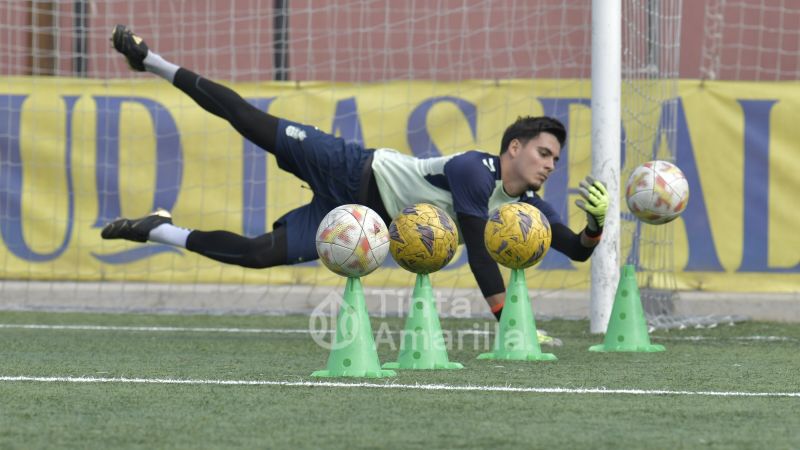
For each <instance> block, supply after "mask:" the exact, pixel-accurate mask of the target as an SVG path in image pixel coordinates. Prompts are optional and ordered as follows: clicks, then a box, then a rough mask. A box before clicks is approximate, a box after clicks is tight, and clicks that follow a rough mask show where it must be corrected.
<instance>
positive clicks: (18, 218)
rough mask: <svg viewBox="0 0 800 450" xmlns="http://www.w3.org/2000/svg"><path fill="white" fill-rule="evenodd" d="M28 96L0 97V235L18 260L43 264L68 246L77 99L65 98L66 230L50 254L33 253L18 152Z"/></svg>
mask: <svg viewBox="0 0 800 450" xmlns="http://www.w3.org/2000/svg"><path fill="white" fill-rule="evenodd" d="M26 98H27V96H24V95H3V96H0V211H2V214H0V233H1V234H2V236H3V240H4V241H5V243H6V246H7V248H8V250H9V251H10V252H11V253H13V254H14V255H15V256H17V257H18V258H21V259H24V260H26V261H31V262H46V261H51V260H53V259H56V258H58V257H59V256H60V255H61V254H62V253H64V251H65V250H66V249H67V246H68V245H69V241H70V238H71V236H72V228H73V226H74V223H75V192H74V189H73V184H72V118H73V111H74V109H75V103H76V102H77V101H78V98H79V97H78V96H73V95H67V96H64V97H63V99H64V103H65V106H66V112H67V114H66V124H65V130H66V131H65V133H66V136H65V139H64V147H65V148H64V171H65V175H66V181H67V185H66V195H67V227H66V230H65V232H64V238H63V239H62V241H61V245H59V246H58V247H57V248H56V249H55V250H53V251H52V252H50V253H38V252H35V251H33V250H32V249H31V248H30V247H28V244H27V243H26V242H25V237H24V235H23V232H22V185H23V184H22V154H21V150H20V139H21V136H20V115H21V112H22V104H23V103H24V102H25V99H26Z"/></svg>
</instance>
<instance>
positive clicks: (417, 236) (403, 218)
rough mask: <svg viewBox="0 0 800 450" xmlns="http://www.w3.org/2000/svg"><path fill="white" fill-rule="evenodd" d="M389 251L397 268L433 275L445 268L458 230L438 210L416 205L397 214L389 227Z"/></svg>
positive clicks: (454, 247) (423, 204)
mask: <svg viewBox="0 0 800 450" xmlns="http://www.w3.org/2000/svg"><path fill="white" fill-rule="evenodd" d="M389 236H390V241H389V251H390V252H391V254H392V257H393V258H394V260H395V261H397V264H399V265H400V267H402V268H404V269H406V270H408V271H411V272H414V273H423V274H424V273H433V272H436V271H437V270H439V269H441V268H442V267H444V266H446V265H447V263H449V262H450V260H452V259H453V255H455V253H456V249H457V248H458V229H457V228H456V224H455V222H454V221H453V219H452V218H451V217H450V216H449V215H448V214H447V213H446V212H445V211H444V210H443V209H441V208H439V207H436V206H434V205H431V204H428V203H418V204H416V205H413V206H409V207H407V208H404V209H403V210H402V211H400V214H398V215H397V217H395V218H394V220H393V221H392V223H391V224H389Z"/></svg>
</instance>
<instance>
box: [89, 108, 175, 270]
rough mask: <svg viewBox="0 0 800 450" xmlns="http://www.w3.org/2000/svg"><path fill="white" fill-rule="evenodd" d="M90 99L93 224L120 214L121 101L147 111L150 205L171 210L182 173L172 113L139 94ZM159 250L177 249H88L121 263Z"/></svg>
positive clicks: (98, 224) (105, 260)
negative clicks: (152, 147)
mask: <svg viewBox="0 0 800 450" xmlns="http://www.w3.org/2000/svg"><path fill="white" fill-rule="evenodd" d="M94 100H95V103H96V105H97V128H96V130H97V131H96V140H97V141H96V142H97V163H96V164H97V166H96V168H95V173H96V177H97V180H96V183H97V196H98V198H97V205H98V215H97V220H96V221H95V223H94V227H102V226H104V225H105V224H107V223H108V222H110V221H112V220H114V219H116V218H117V217H121V216H123V214H122V210H121V206H120V195H119V137H120V115H121V114H120V112H121V108H122V105H123V104H124V103H136V104H139V105H141V106H144V107H145V108H146V109H147V111H148V112H149V113H150V118H151V120H152V121H153V128H154V131H155V137H156V185H155V194H154V197H153V208H152V209H155V208H164V209H167V210H171V209H172V208H173V207H174V205H175V202H176V201H177V199H178V193H179V190H180V185H181V178H182V174H183V155H182V150H181V141H180V134H179V133H178V127H177V126H176V125H175V120H174V119H173V118H172V115H171V114H170V113H169V111H168V110H167V109H166V108H165V107H164V106H163V105H161V104H160V103H158V102H156V101H154V100H150V99H147V98H143V97H106V96H95V97H94ZM148 252H149V253H148ZM162 252H172V253H179V254H180V253H181V251H180V250H178V249H176V248H174V247H171V246H168V245H152V246H151V247H150V249H149V250H148V251H146V252H142V251H141V250H124V251H122V252H119V253H115V254H111V255H100V254H97V253H94V252H92V256H94V257H95V258H97V259H100V260H101V261H104V262H109V263H112V264H123V263H129V262H133V261H137V260H139V259H142V258H145V257H149V256H152V255H153V254H156V253H162Z"/></svg>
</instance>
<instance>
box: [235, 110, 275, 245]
mask: <svg viewBox="0 0 800 450" xmlns="http://www.w3.org/2000/svg"><path fill="white" fill-rule="evenodd" d="M274 100H275V97H269V98H249V99H247V101H248V102H249V103H250V104H251V105H253V106H255V107H256V108H257V109H259V110H261V111H265V112H266V111H268V110H269V107H270V105H271V104H272V102H273V101H274ZM242 152H243V154H244V157H243V159H242V234H244V235H245V236H249V237H253V236H259V235H262V234H264V233H266V232H267V152H266V149H262V148H260V147H258V146H257V145H255V144H253V143H252V142H250V141H249V140H248V139H244V142H243V144H242Z"/></svg>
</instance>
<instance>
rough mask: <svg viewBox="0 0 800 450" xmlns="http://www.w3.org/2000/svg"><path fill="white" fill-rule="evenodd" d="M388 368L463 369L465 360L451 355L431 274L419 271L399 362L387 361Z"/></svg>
mask: <svg viewBox="0 0 800 450" xmlns="http://www.w3.org/2000/svg"><path fill="white" fill-rule="evenodd" d="M383 368H384V369H427V370H437V369H463V368H464V366H463V365H462V364H461V363H457V362H450V361H449V360H448V359H447V346H446V345H445V342H444V336H443V335H442V326H441V324H440V323H439V313H438V312H437V311H436V302H434V300H433V288H432V287H431V280H430V277H429V276H428V274H417V281H416V283H415V284H414V293H413V296H412V300H411V309H410V310H409V313H408V319H406V327H405V329H404V330H403V340H402V342H401V343H400V356H399V357H398V359H397V362H390V363H386V364H384V365H383Z"/></svg>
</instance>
